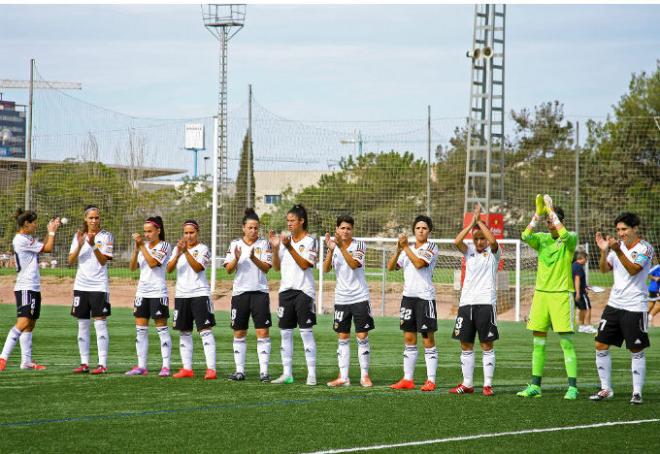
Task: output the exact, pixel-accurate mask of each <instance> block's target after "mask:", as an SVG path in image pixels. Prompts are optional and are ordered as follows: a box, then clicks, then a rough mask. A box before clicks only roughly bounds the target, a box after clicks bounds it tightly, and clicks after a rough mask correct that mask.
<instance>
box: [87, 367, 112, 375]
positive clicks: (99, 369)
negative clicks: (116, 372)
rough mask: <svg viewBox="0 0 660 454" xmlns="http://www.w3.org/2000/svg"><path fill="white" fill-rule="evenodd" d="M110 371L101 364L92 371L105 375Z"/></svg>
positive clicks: (92, 372) (95, 373) (94, 373)
mask: <svg viewBox="0 0 660 454" xmlns="http://www.w3.org/2000/svg"><path fill="white" fill-rule="evenodd" d="M107 373H108V368H107V367H104V366H101V365H100V364H99V365H98V366H96V369H94V370H93V371H91V372H90V374H92V375H103V374H107Z"/></svg>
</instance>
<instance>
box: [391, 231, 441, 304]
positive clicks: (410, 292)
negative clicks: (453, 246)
mask: <svg viewBox="0 0 660 454" xmlns="http://www.w3.org/2000/svg"><path fill="white" fill-rule="evenodd" d="M408 246H409V247H410V250H411V251H412V253H413V254H415V255H416V256H417V257H419V258H420V259H422V260H424V261H425V262H426V263H427V266H423V267H422V268H420V269H417V268H415V265H414V264H413V263H412V262H411V261H410V259H409V258H408V254H406V251H401V254H399V258H398V260H397V262H396V264H397V266H398V267H399V268H403V296H407V297H409V298H420V299H423V300H426V301H431V300H434V299H435V285H433V269H434V268H435V263H436V261H437V259H438V247H437V246H436V245H435V244H433V243H429V242H426V243H424V244H422V245H421V246H420V247H419V248H415V242H414V241H413V242H410V243H408Z"/></svg>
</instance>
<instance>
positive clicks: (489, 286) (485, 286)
mask: <svg viewBox="0 0 660 454" xmlns="http://www.w3.org/2000/svg"><path fill="white" fill-rule="evenodd" d="M467 248H468V249H467V251H466V252H465V280H464V281H463V290H462V291H461V302H460V306H469V305H474V304H492V305H493V306H495V305H496V304H497V266H498V264H499V262H500V257H501V256H502V248H497V252H496V253H493V251H492V250H491V248H490V246H487V247H486V249H484V250H483V251H482V252H481V253H479V252H477V248H476V247H474V244H469V245H468V247H467Z"/></svg>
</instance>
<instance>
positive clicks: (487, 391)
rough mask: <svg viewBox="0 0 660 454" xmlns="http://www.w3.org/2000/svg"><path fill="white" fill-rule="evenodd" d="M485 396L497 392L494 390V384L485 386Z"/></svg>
mask: <svg viewBox="0 0 660 454" xmlns="http://www.w3.org/2000/svg"><path fill="white" fill-rule="evenodd" d="M483 394H484V396H492V395H494V394H495V393H494V392H493V387H492V386H484V391H483Z"/></svg>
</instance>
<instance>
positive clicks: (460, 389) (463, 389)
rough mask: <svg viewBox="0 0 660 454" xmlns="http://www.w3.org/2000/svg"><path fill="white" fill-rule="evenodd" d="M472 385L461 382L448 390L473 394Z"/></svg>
mask: <svg viewBox="0 0 660 454" xmlns="http://www.w3.org/2000/svg"><path fill="white" fill-rule="evenodd" d="M473 393H474V387H473V386H465V385H464V384H463V383H461V384H460V385H457V386H455V387H453V388H452V389H450V390H449V394H473Z"/></svg>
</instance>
